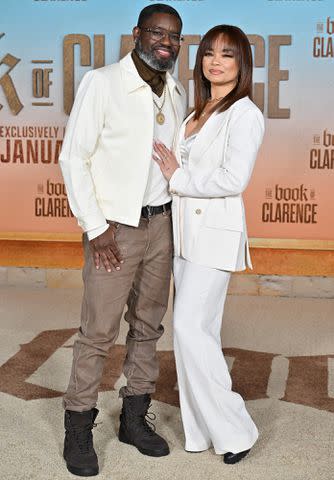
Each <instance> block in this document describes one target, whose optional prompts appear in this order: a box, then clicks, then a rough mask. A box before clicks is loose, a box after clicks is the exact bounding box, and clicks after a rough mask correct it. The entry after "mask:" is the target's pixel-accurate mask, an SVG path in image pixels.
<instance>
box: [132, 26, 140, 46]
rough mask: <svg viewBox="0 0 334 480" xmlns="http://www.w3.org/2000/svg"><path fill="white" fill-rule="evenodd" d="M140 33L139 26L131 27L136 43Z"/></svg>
mask: <svg viewBox="0 0 334 480" xmlns="http://www.w3.org/2000/svg"><path fill="white" fill-rule="evenodd" d="M139 35H140V28H139V27H133V29H132V37H133V40H134V42H135V43H136V41H137V39H138V38H139Z"/></svg>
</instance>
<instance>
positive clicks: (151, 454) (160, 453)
mask: <svg viewBox="0 0 334 480" xmlns="http://www.w3.org/2000/svg"><path fill="white" fill-rule="evenodd" d="M118 440H119V441H120V442H122V443H126V444H127V445H132V446H133V447H136V449H137V450H138V451H139V452H140V453H142V454H143V455H147V456H149V457H165V456H166V455H169V448H168V449H166V448H165V449H164V450H159V451H156V450H146V449H145V448H141V447H137V445H134V444H133V443H131V442H130V441H129V440H128V439H127V438H125V437H124V436H122V435H119V436H118Z"/></svg>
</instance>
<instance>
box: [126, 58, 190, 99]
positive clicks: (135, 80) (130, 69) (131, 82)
mask: <svg viewBox="0 0 334 480" xmlns="http://www.w3.org/2000/svg"><path fill="white" fill-rule="evenodd" d="M119 63H120V66H121V69H122V70H123V71H124V72H126V73H127V75H124V82H125V88H126V90H127V92H128V93H132V92H134V91H135V90H138V89H139V88H142V87H148V84H147V83H146V82H145V81H144V80H143V79H142V78H141V76H140V75H139V73H138V71H137V69H136V66H135V64H134V63H133V60H132V58H131V52H130V53H128V54H127V55H125V57H123V58H122V59H121V60H120V62H119ZM166 83H167V87H168V89H169V91H170V92H172V91H173V90H174V89H175V90H176V91H177V93H178V94H179V95H181V91H180V89H179V87H178V85H177V83H176V81H175V80H174V78H173V77H172V75H171V74H170V73H169V72H167V73H166Z"/></svg>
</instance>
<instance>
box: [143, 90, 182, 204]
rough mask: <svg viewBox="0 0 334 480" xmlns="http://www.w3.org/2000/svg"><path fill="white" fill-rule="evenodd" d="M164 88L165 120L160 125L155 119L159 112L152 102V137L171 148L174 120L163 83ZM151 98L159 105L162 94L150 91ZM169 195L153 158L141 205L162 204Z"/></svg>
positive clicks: (170, 102)
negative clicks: (159, 95)
mask: <svg viewBox="0 0 334 480" xmlns="http://www.w3.org/2000/svg"><path fill="white" fill-rule="evenodd" d="M165 90H166V99H165V103H164V106H163V108H162V113H163V114H164V116H165V122H164V123H163V124H162V125H160V124H159V123H158V122H157V120H156V114H157V113H158V112H159V110H158V108H157V107H156V105H155V104H154V133H153V139H154V140H159V141H160V142H162V143H163V144H165V145H166V147H167V148H171V147H172V145H173V139H174V134H175V127H176V120H175V113H174V109H173V105H172V101H171V98H170V94H169V90H168V88H167V85H165ZM152 96H153V99H154V101H155V103H157V104H158V105H159V106H160V105H161V104H162V102H163V96H164V94H162V95H161V97H158V95H156V94H155V93H153V92H152ZM171 199H172V198H171V196H170V195H169V193H168V181H167V180H166V179H165V177H164V176H163V175H162V173H161V170H160V167H159V165H158V164H157V163H156V161H155V160H154V159H153V157H152V160H151V166H150V172H149V176H148V181H147V185H146V190H145V194H144V198H143V206H145V205H151V206H157V205H164V204H165V203H168V202H170V201H171Z"/></svg>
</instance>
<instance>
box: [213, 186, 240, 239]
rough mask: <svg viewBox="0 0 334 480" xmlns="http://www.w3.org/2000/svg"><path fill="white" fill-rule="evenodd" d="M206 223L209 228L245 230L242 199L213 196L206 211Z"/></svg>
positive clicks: (238, 197)
mask: <svg viewBox="0 0 334 480" xmlns="http://www.w3.org/2000/svg"><path fill="white" fill-rule="evenodd" d="M204 224H205V226H206V227H208V228H217V229H221V230H231V231H236V232H243V231H244V215H243V206H242V199H241V197H240V196H239V195H237V196H233V197H224V198H213V199H211V200H210V203H209V205H208V207H207V209H206V212H205V219H204Z"/></svg>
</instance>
